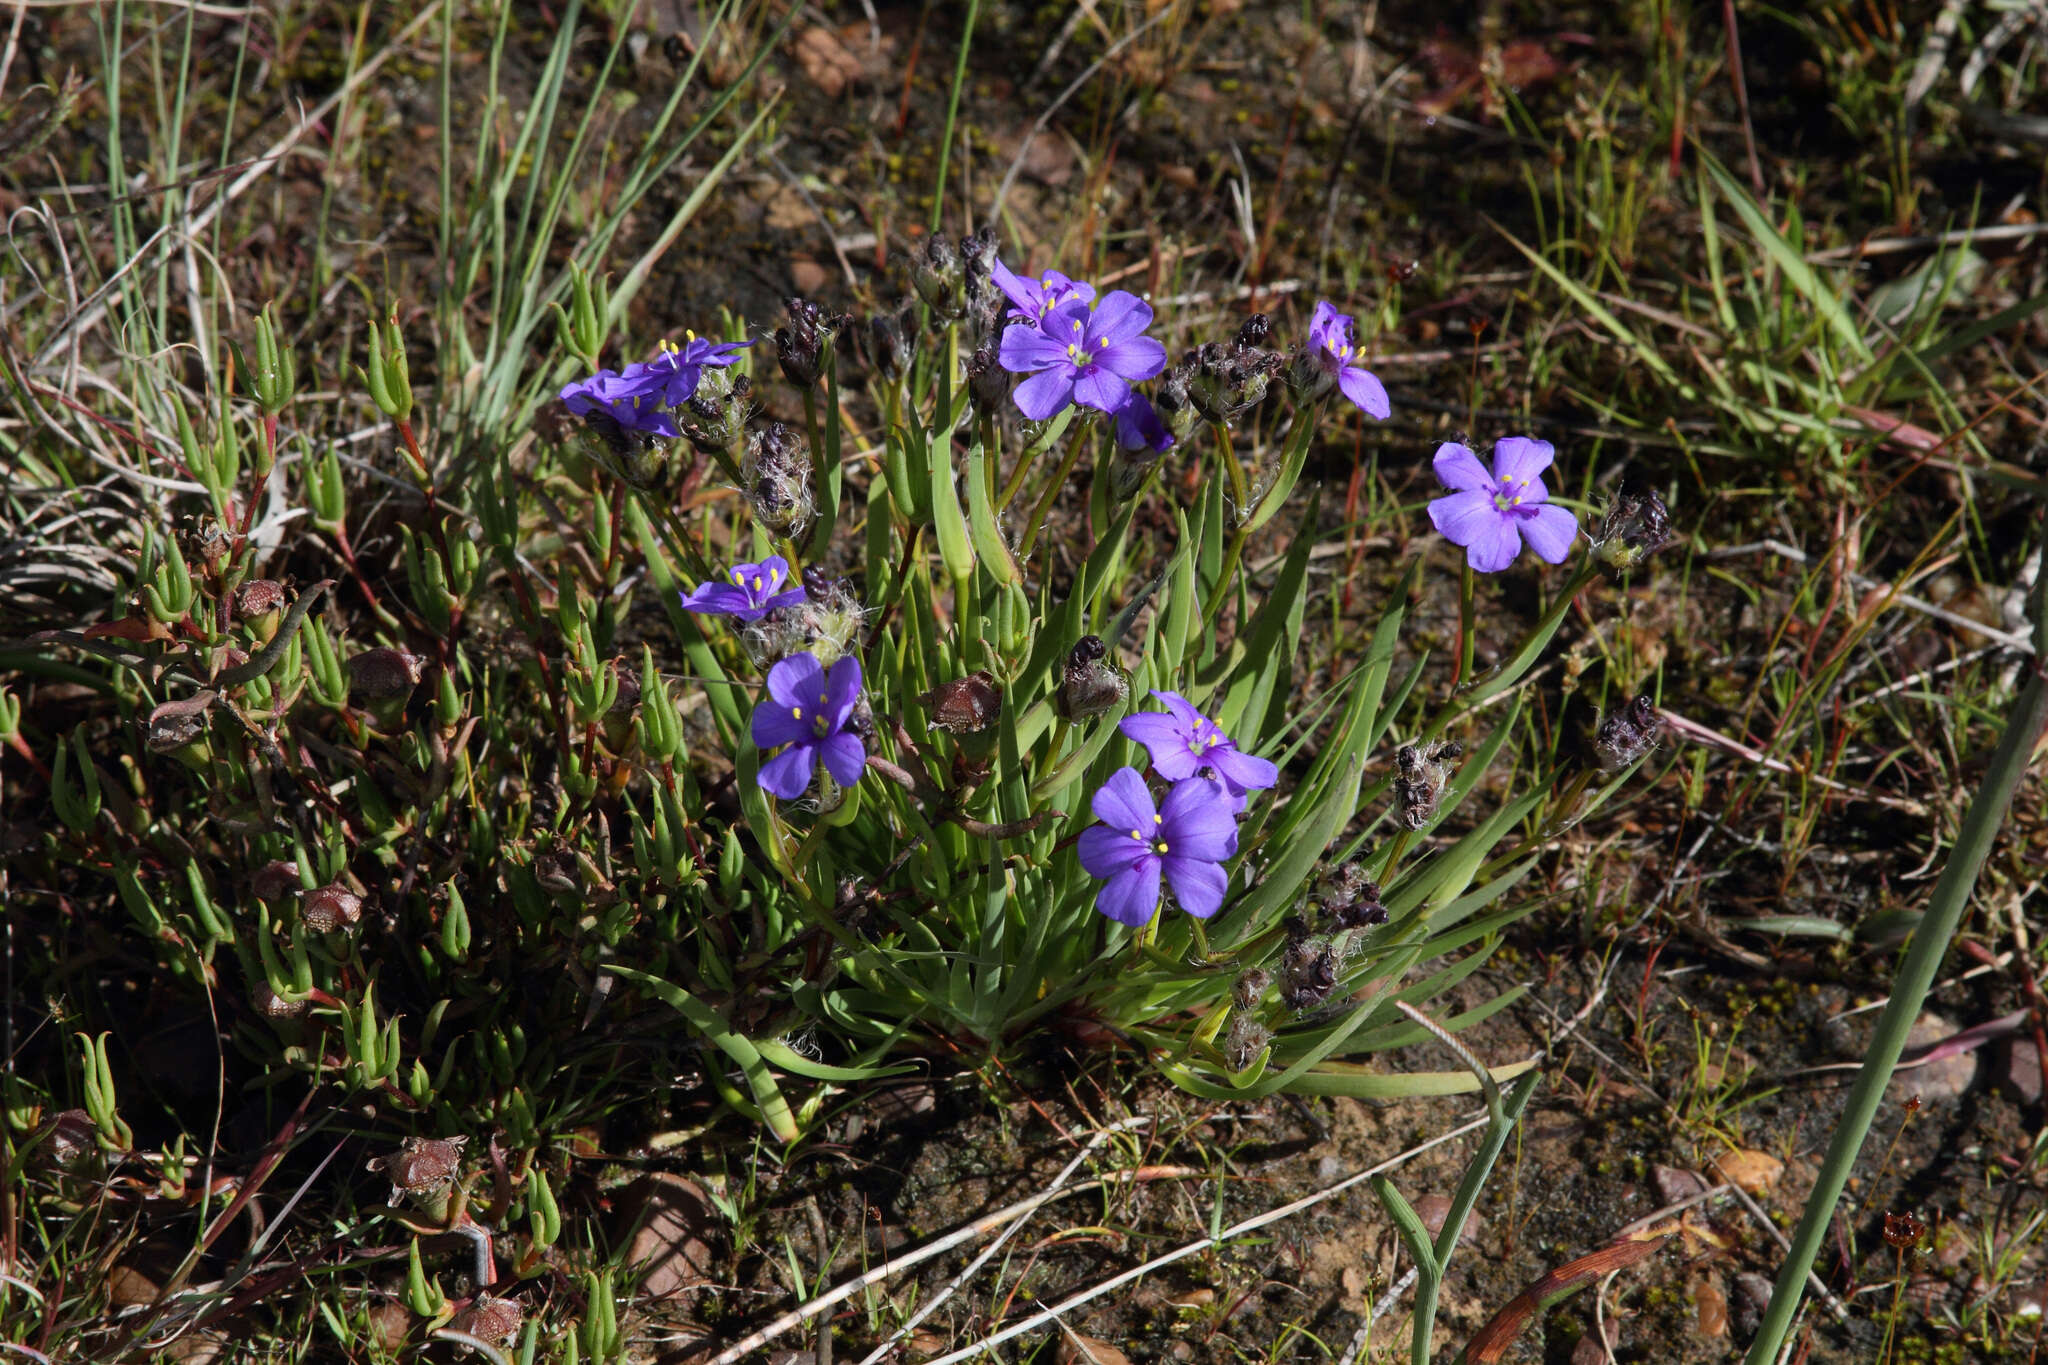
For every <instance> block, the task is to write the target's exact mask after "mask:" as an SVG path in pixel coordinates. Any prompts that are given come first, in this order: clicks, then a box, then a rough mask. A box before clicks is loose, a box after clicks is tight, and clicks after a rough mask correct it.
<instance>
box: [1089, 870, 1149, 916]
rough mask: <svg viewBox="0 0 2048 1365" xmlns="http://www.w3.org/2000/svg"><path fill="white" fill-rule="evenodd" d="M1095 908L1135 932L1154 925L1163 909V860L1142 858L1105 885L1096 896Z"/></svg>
mask: <svg viewBox="0 0 2048 1365" xmlns="http://www.w3.org/2000/svg"><path fill="white" fill-rule="evenodd" d="M1095 908H1096V909H1097V910H1100V911H1101V912H1102V913H1103V914H1105V915H1107V916H1109V917H1110V918H1111V919H1113V920H1115V921H1116V922H1117V923H1118V924H1127V925H1129V926H1130V927H1131V928H1133V929H1136V928H1139V927H1141V926H1143V925H1145V924H1148V923H1150V922H1151V919H1152V915H1153V913H1154V912H1155V911H1157V910H1158V909H1159V860H1158V859H1157V858H1142V859H1140V860H1139V861H1137V862H1135V863H1133V864H1131V866H1130V868H1129V869H1128V870H1127V871H1125V872H1122V873H1120V874H1118V875H1117V876H1114V877H1112V878H1110V879H1109V880H1108V881H1106V882H1104V883H1103V885H1102V890H1100V891H1098V892H1096V893H1095Z"/></svg>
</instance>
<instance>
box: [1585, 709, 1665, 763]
mask: <svg viewBox="0 0 2048 1365" xmlns="http://www.w3.org/2000/svg"><path fill="white" fill-rule="evenodd" d="M1663 734H1664V716H1663V714H1662V713H1661V712H1659V711H1658V710H1657V704H1656V703H1655V702H1653V701H1651V700H1650V699H1649V698H1648V697H1637V698H1636V699H1635V700H1634V701H1632V702H1630V703H1629V704H1628V705H1627V706H1624V707H1623V708H1622V709H1621V710H1619V711H1616V712H1615V713H1614V714H1613V715H1611V716H1608V717H1607V718H1606V719H1605V720H1603V721H1601V722H1600V729H1599V731H1598V733H1597V734H1596V735H1595V736H1594V739H1593V751H1594V753H1595V754H1597V755H1598V756H1599V760H1600V767H1601V769H1602V770H1603V771H1607V772H1612V771H1614V770H1615V769H1617V768H1626V767H1627V766H1628V765H1629V764H1631V763H1633V762H1635V761H1636V760H1637V759H1639V758H1641V757H1642V756H1643V755H1645V754H1647V753H1649V752H1650V750H1652V749H1654V748H1656V747H1657V741H1658V740H1659V739H1660V738H1662V737H1663Z"/></svg>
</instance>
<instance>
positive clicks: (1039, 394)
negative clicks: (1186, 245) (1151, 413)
mask: <svg viewBox="0 0 2048 1365" xmlns="http://www.w3.org/2000/svg"><path fill="white" fill-rule="evenodd" d="M1151 323H1152V308H1151V305H1149V304H1147V303H1146V302H1145V301H1144V300H1142V299H1140V298H1139V297H1138V296H1137V295H1135V294H1129V293H1126V292H1125V291H1123V290H1121V289H1118V290H1114V291H1112V292H1111V293H1109V294H1107V295H1105V296H1104V297H1103V299H1102V302H1101V303H1099V304H1097V305H1096V307H1095V309H1094V310H1093V311H1092V312H1091V311H1090V310H1089V307H1088V305H1087V304H1086V303H1085V302H1083V301H1082V300H1080V299H1077V298H1075V299H1068V300H1067V301H1066V302H1065V303H1062V304H1060V305H1059V306H1058V307H1056V308H1054V309H1053V310H1052V311H1051V312H1049V313H1047V314H1046V315H1045V320H1044V321H1043V322H1042V323H1040V324H1039V325H1037V326H1033V325H1032V324H1030V323H1028V322H1013V323H1011V324H1010V325H1009V326H1008V327H1006V328H1004V329H1003V345H1002V350H1001V351H1000V352H999V353H998V356H997V358H998V359H999V360H1000V361H1001V362H1002V366H1003V368H1004V369H1006V370H1008V371H1010V373H1012V374H1026V375H1030V376H1031V377H1030V378H1029V379H1026V380H1025V381H1024V382H1023V383H1021V384H1019V385H1018V386H1017V393H1016V399H1017V406H1018V407H1019V408H1020V409H1022V410H1023V413H1024V415H1025V416H1026V417H1029V418H1030V419H1031V420H1032V421H1034V422H1043V421H1044V420H1046V419H1047V418H1048V417H1051V416H1052V415H1053V414H1054V413H1056V412H1058V411H1059V410H1060V409H1061V408H1064V407H1065V406H1067V404H1069V403H1075V402H1078V403H1079V404H1081V406H1082V407H1086V408H1094V409H1096V410H1097V411H1100V412H1110V413H1113V412H1115V411H1116V410H1117V409H1118V408H1121V407H1122V406H1123V405H1124V402H1125V400H1126V399H1128V398H1129V397H1130V396H1131V385H1132V384H1133V383H1135V382H1136V381H1137V380H1140V379H1150V378H1151V377H1152V376H1153V375H1155V374H1158V373H1159V372H1160V371H1161V370H1163V369H1165V368H1166V348H1165V347H1164V346H1162V345H1160V344H1159V343H1158V342H1156V341H1154V340H1153V339H1152V338H1151V337H1148V336H1141V335H1139V334H1140V333H1141V332H1143V331H1144V330H1145V328H1147V327H1148V326H1150V325H1151Z"/></svg>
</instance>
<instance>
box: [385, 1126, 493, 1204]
mask: <svg viewBox="0 0 2048 1365" xmlns="http://www.w3.org/2000/svg"><path fill="white" fill-rule="evenodd" d="M468 1142H469V1139H468V1137H466V1136H464V1137H452V1138H421V1137H409V1138H407V1139H405V1141H403V1142H401V1143H399V1145H398V1150H397V1151H395V1152H393V1153H391V1154H390V1155H389V1156H382V1157H376V1158H373V1159H372V1160H371V1161H370V1163H369V1166H370V1169H371V1170H373V1171H382V1172H384V1175H385V1178H386V1179H388V1180H389V1181H390V1182H391V1198H390V1199H389V1200H388V1201H387V1202H389V1203H392V1204H396V1203H397V1202H398V1201H399V1199H400V1198H401V1197H402V1196H404V1195H409V1194H410V1195H429V1194H434V1193H437V1192H438V1191H440V1190H443V1189H446V1188H447V1187H448V1185H449V1184H450V1183H451V1182H453V1181H454V1179H455V1176H456V1173H457V1172H458V1171H460V1170H461V1169H462V1149H463V1147H464V1146H465V1145H466V1144H467V1143H468Z"/></svg>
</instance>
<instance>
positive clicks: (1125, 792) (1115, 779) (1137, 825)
mask: <svg viewBox="0 0 2048 1365" xmlns="http://www.w3.org/2000/svg"><path fill="white" fill-rule="evenodd" d="M1088 808H1089V809H1090V810H1092V811H1094V812H1095V818H1096V819H1098V820H1100V821H1101V822H1102V823H1103V824H1105V825H1108V826H1109V827H1110V828H1111V829H1114V830H1121V831H1123V833H1124V834H1125V835H1126V836H1128V835H1129V833H1130V832H1131V831H1132V830H1134V829H1135V830H1137V831H1139V832H1140V833H1141V834H1150V833H1151V832H1152V830H1153V828H1154V823H1155V822H1154V821H1153V818H1152V817H1153V816H1154V815H1156V814H1158V809H1157V808H1156V807H1155V806H1153V804H1152V793H1151V792H1149V791H1147V790H1146V789H1145V779H1144V778H1142V777H1140V776H1138V770H1137V769H1136V768H1118V769H1117V770H1116V771H1115V772H1113V773H1111V774H1110V775H1109V780H1108V781H1106V782H1104V783H1103V784H1102V785H1101V786H1099V787H1097V788H1096V789H1095V796H1094V797H1093V799H1091V800H1090V801H1089V803H1088Z"/></svg>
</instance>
